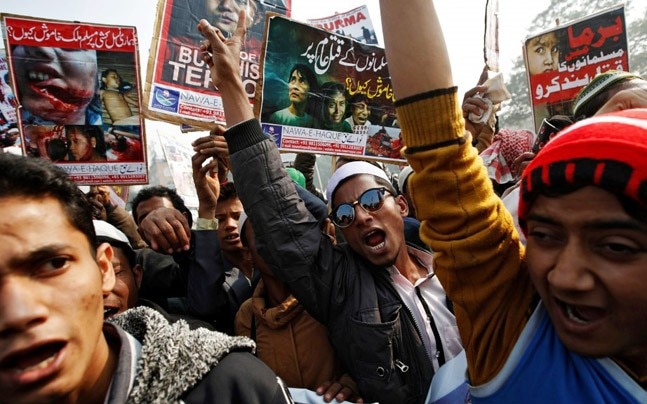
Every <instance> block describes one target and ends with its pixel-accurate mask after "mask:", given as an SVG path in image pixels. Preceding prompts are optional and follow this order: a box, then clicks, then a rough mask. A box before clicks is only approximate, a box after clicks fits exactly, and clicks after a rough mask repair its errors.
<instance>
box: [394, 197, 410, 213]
mask: <svg viewBox="0 0 647 404" xmlns="http://www.w3.org/2000/svg"><path fill="white" fill-rule="evenodd" d="M395 203H396V204H397V205H398V207H399V208H400V215H401V216H402V217H407V216H408V215H409V204H408V203H407V198H405V197H404V195H398V196H396V197H395Z"/></svg>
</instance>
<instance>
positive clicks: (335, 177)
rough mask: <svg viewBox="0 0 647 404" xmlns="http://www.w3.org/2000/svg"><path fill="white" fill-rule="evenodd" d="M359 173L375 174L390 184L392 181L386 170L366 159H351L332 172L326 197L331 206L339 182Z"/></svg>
mask: <svg viewBox="0 0 647 404" xmlns="http://www.w3.org/2000/svg"><path fill="white" fill-rule="evenodd" d="M359 174H369V175H373V176H375V177H378V178H382V179H384V180H385V181H386V182H388V183H389V184H390V183H391V181H390V180H389V177H387V176H386V173H385V172H384V170H382V169H380V168H378V167H376V166H374V165H373V164H371V163H367V162H366V161H351V162H349V163H346V164H344V165H343V166H341V167H339V168H338V169H337V171H335V172H334V173H333V174H332V177H330V180H329V181H328V186H327V187H326V199H328V205H329V206H332V196H333V194H334V193H335V190H337V187H338V186H339V183H340V182H342V181H343V180H345V179H346V178H348V177H352V176H353V175H359Z"/></svg>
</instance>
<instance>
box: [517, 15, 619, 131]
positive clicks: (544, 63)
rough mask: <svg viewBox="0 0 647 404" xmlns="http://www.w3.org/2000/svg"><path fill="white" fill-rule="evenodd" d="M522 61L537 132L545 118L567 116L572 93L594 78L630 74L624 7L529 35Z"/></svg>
mask: <svg viewBox="0 0 647 404" xmlns="http://www.w3.org/2000/svg"><path fill="white" fill-rule="evenodd" d="M524 62H525V65H526V71H527V76H528V85H529V89H530V99H531V105H532V111H533V118H534V123H535V130H536V131H539V128H540V126H541V123H542V121H543V120H544V119H546V118H550V117H551V116H554V115H571V107H572V104H573V101H574V99H575V97H576V96H577V93H578V92H579V91H580V90H581V89H582V87H584V86H586V85H587V84H588V83H589V82H590V81H591V80H592V79H593V78H594V77H595V75H596V74H599V73H602V72H605V71H608V70H613V69H615V70H625V71H628V70H629V49H628V47H627V30H626V26H625V13H624V6H622V5H621V6H617V7H613V8H610V9H607V10H604V11H601V12H599V13H596V14H593V15H590V16H587V17H585V18H582V19H578V20H576V21H573V22H570V23H567V24H564V25H560V26H559V27H558V28H554V29H551V30H547V31H544V32H542V33H539V34H536V35H533V36H532V37H530V38H528V39H526V40H525V42H524Z"/></svg>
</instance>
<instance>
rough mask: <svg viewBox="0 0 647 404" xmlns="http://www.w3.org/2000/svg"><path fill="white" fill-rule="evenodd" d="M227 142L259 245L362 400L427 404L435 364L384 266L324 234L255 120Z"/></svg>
mask: <svg viewBox="0 0 647 404" xmlns="http://www.w3.org/2000/svg"><path fill="white" fill-rule="evenodd" d="M225 137H226V138H227V142H228V144H229V151H230V154H231V163H232V173H233V176H234V183H235V184H236V190H237V192H238V195H239V197H240V199H241V201H242V203H243V206H244V207H245V212H246V213H247V214H248V215H249V217H250V220H251V221H252V223H253V225H254V233H255V239H256V244H257V248H258V249H259V251H260V253H261V255H262V256H263V258H264V259H265V260H266V261H267V263H268V265H269V266H270V268H271V269H272V270H273V271H274V272H275V273H276V274H277V275H278V276H279V277H280V278H281V279H282V280H283V281H284V282H286V283H287V284H288V286H289V288H290V289H291V291H292V293H293V294H294V295H295V296H296V298H297V299H298V300H299V302H301V304H302V305H303V306H304V307H305V308H306V309H307V310H308V312H309V313H310V314H311V315H312V316H313V317H314V318H316V319H317V320H318V321H320V322H321V323H323V324H325V325H326V326H327V328H328V330H329V333H330V338H331V342H332V345H333V346H334V348H335V350H336V353H337V355H338V357H339V358H340V360H341V361H342V362H343V364H344V366H345V368H346V369H347V370H348V372H349V373H350V374H351V376H352V377H353V378H354V379H355V381H356V382H357V384H358V387H359V389H360V392H361V395H362V397H363V398H364V400H365V401H368V402H371V401H379V402H380V403H418V402H423V401H424V399H425V397H426V394H427V391H428V388H429V385H430V383H431V378H432V376H433V367H432V364H431V361H430V360H429V357H428V355H427V353H426V350H425V348H424V345H423V342H422V339H421V337H420V332H419V331H418V329H417V326H416V325H415V321H414V319H413V316H412V314H411V313H410V312H409V310H408V309H407V306H406V305H405V304H404V303H403V302H402V300H401V299H400V297H399V295H398V293H397V291H396V290H395V288H394V287H393V286H392V284H391V281H390V278H389V273H388V271H387V269H386V268H381V267H380V268H378V267H375V266H372V265H371V264H370V263H369V262H368V261H366V260H364V259H363V258H362V257H361V256H359V255H357V254H356V253H354V252H353V251H352V250H351V249H350V247H348V246H347V245H345V244H343V245H339V246H334V245H333V244H332V242H331V241H330V239H329V238H328V237H327V236H325V235H323V233H322V232H321V231H320V229H319V224H318V223H317V221H316V219H315V218H314V217H313V216H312V215H311V214H310V213H309V212H308V210H307V209H306V208H305V205H304V204H303V201H302V200H301V199H300V198H299V197H298V195H297V192H296V190H295V187H294V184H293V183H292V181H291V179H290V177H289V176H288V175H287V173H286V172H285V170H284V169H283V167H282V162H281V158H280V155H279V152H278V150H277V149H276V146H275V145H274V143H273V142H271V141H269V140H267V138H266V137H264V135H263V133H262V131H261V128H260V126H259V123H258V121H256V120H250V121H247V122H244V123H241V124H239V125H236V126H234V127H233V128H232V129H230V130H229V131H228V132H227V133H225Z"/></svg>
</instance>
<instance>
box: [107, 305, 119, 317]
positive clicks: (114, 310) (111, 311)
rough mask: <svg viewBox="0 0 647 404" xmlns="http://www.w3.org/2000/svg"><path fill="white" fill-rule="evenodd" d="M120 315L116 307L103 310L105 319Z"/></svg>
mask: <svg viewBox="0 0 647 404" xmlns="http://www.w3.org/2000/svg"><path fill="white" fill-rule="evenodd" d="M117 313H119V309H118V308H116V307H105V308H104V309H103V318H110V317H112V316H114V315H116V314H117Z"/></svg>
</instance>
